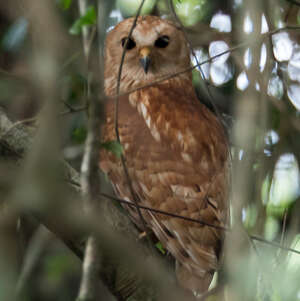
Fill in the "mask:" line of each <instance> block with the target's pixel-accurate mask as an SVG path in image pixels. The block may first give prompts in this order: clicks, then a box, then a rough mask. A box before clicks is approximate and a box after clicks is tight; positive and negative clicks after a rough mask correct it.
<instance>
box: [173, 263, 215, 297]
mask: <svg viewBox="0 0 300 301" xmlns="http://www.w3.org/2000/svg"><path fill="white" fill-rule="evenodd" d="M213 275H214V272H213V271H211V272H210V271H208V272H207V273H205V274H204V275H203V276H202V277H200V276H198V275H195V274H193V273H192V272H191V271H190V270H188V269H187V268H186V267H185V266H183V265H182V264H181V263H179V262H178V261H177V262H176V276H177V280H178V283H179V285H180V286H182V287H183V288H185V289H187V290H189V291H192V292H193V293H194V294H197V295H198V294H203V293H205V292H206V291H207V290H208V288H209V285H210V283H211V281H212V278H213Z"/></svg>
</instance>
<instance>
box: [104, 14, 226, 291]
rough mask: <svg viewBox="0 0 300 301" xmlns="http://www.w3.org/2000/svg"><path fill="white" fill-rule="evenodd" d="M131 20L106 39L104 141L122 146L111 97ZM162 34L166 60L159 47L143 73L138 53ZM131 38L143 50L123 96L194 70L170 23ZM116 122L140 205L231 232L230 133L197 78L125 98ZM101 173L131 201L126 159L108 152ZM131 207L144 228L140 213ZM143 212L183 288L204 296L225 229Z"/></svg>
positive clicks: (125, 78)
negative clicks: (202, 98) (201, 95)
mask: <svg viewBox="0 0 300 301" xmlns="http://www.w3.org/2000/svg"><path fill="white" fill-rule="evenodd" d="M132 22H133V21H132V19H127V20H125V21H123V22H121V23H120V24H119V25H117V26H116V27H115V28H114V29H113V30H112V31H111V32H110V33H109V34H108V37H107V42H106V58H105V89H106V94H107V96H108V102H107V107H106V123H105V125H104V127H103V140H104V141H112V140H116V136H115V130H114V110H115V108H114V99H113V98H112V97H109V96H113V95H114V94H115V92H116V90H115V89H116V81H117V80H116V78H117V74H118V68H119V64H120V57H121V55H122V48H121V46H119V44H118V43H119V42H120V40H121V37H123V36H126V34H127V35H128V32H129V30H130V27H131V25H132ZM156 27H157V28H156ZM155 28H156V30H155ZM162 34H163V35H168V36H169V37H170V45H168V47H169V48H166V49H164V50H165V51H167V52H168V53H167V54H166V55H164V53H163V54H162V52H161V51H162V50H163V49H159V50H158V51H156V49H154V50H153V54H152V57H151V59H152V62H153V65H152V69H151V67H150V70H149V73H148V74H145V73H144V72H143V70H142V68H141V66H140V64H139V62H138V51H139V47H145V45H146V46H149V45H150V46H151V47H153V43H154V42H153V41H155V39H157V35H162ZM132 37H133V38H134V39H135V43H136V48H137V49H136V50H135V51H136V52H131V50H128V52H129V55H128V56H127V54H126V56H125V61H124V67H123V73H122V74H123V75H122V80H121V93H123V92H126V91H128V90H132V89H134V88H136V87H139V86H143V85H146V84H148V83H150V82H151V81H153V80H155V79H156V78H158V77H160V76H162V74H167V73H172V72H177V71H179V70H182V69H185V68H187V67H188V66H189V64H190V60H189V51H188V48H187V46H186V43H185V41H184V37H183V35H182V33H181V31H180V30H179V29H178V28H176V26H174V25H173V24H172V23H170V22H167V21H163V20H161V19H160V18H158V17H153V16H147V17H139V19H138V23H137V26H136V28H135V30H134V31H133V35H132ZM144 37H146V38H144ZM144 40H145V41H144ZM172 41H176V42H174V43H176V44H175V45H174V48H176V49H173V48H172V45H171V42H172ZM151 43H152V44H151ZM150 46H149V47H150ZM172 55H173V57H172ZM135 56H137V59H135ZM166 60H167V62H165V61H166ZM161 68H162V69H163V70H161ZM140 69H141V70H140ZM118 124H119V126H118V128H119V134H120V141H121V143H122V145H123V149H124V157H125V160H126V165H127V168H128V172H129V176H130V179H131V181H132V186H133V189H134V191H135V193H136V195H137V197H138V200H139V203H140V204H141V205H144V206H149V207H151V208H155V209H160V210H164V211H167V212H170V213H174V214H177V215H181V216H185V217H189V218H193V219H198V220H200V221H204V222H206V223H209V224H214V225H217V226H221V227H222V226H223V227H225V226H226V224H227V222H228V207H229V206H228V149H227V143H226V135H225V133H224V130H223V128H222V125H221V124H220V122H219V121H218V119H217V118H216V116H215V115H214V114H213V113H211V112H210V111H209V110H208V109H207V108H206V107H205V106H204V105H202V104H201V103H200V102H199V100H198V99H197V97H196V94H195V91H194V88H193V86H192V79H191V73H184V74H181V75H179V76H177V77H174V78H170V79H167V80H164V81H162V82H160V83H156V84H154V85H151V86H148V87H145V88H142V89H140V90H137V91H134V92H132V93H130V94H127V95H125V96H121V97H120V99H119V118H118ZM100 168H101V169H102V170H103V171H104V172H105V173H107V175H108V177H109V179H110V180H111V182H112V184H113V186H114V188H115V191H116V193H117V194H118V196H120V197H121V198H124V199H127V200H131V194H130V191H129V188H128V186H127V180H126V177H125V173H124V170H123V167H122V164H121V162H120V159H118V158H117V157H116V156H115V155H114V154H113V153H111V152H109V151H107V150H105V149H102V150H101V154H100ZM127 209H128V210H129V213H130V214H131V216H132V219H133V221H134V222H135V223H136V224H137V225H139V222H140V221H139V219H138V215H137V212H136V209H133V208H129V207H128V208H127ZM142 214H143V217H144V219H145V221H146V223H147V226H148V227H149V228H150V229H151V230H152V231H153V232H154V233H155V235H156V236H157V238H158V239H159V240H160V241H161V243H162V245H163V246H164V247H165V248H166V249H167V250H168V251H169V252H170V253H171V254H172V255H173V256H174V258H175V259H176V273H177V278H178V281H179V283H180V285H182V286H183V287H185V288H186V289H189V290H191V291H193V292H197V293H203V292H205V291H206V290H207V289H208V287H209V284H210V282H211V280H212V277H213V274H214V272H215V271H216V270H217V269H218V267H219V261H220V256H221V251H222V245H223V240H224V231H223V230H221V229H220V228H213V227H210V226H206V225H203V224H200V223H195V222H191V221H187V220H182V219H178V218H175V217H170V216H166V215H163V214H157V213H153V212H149V211H143V212H142Z"/></svg>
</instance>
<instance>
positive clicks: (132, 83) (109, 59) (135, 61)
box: [105, 16, 190, 90]
mask: <svg viewBox="0 0 300 301" xmlns="http://www.w3.org/2000/svg"><path fill="white" fill-rule="evenodd" d="M133 22H134V18H130V19H126V20H124V21H122V22H120V23H119V24H118V25H117V26H116V27H115V28H114V29H113V30H111V31H110V32H109V33H108V36H107V39H106V51H105V81H106V84H105V85H106V86H107V85H108V82H107V81H109V82H110V83H109V85H111V84H112V81H113V80H114V81H116V78H117V74H118V70H119V66H120V63H121V58H122V53H123V50H124V48H126V55H125V59H124V64H123V69H122V83H121V89H122V86H123V89H122V90H124V89H125V90H126V88H127V89H128V88H129V89H130V88H134V87H136V86H138V85H139V84H143V83H145V82H147V83H149V82H150V81H151V80H154V79H157V78H159V77H160V76H164V75H168V74H172V73H176V72H178V71H182V70H184V69H186V68H188V67H189V66H190V56H189V49H188V47H187V44H186V42H185V38H184V35H183V33H182V31H181V30H180V28H177V27H176V26H175V25H174V24H173V23H171V22H170V21H166V20H162V19H161V18H159V17H155V16H143V17H139V18H138V20H137V24H136V27H135V28H134V30H133V32H132V35H131V38H129V39H128V35H129V32H130V29H131V27H132V24H133ZM125 83H127V85H126V86H127V87H125V86H124V84H125Z"/></svg>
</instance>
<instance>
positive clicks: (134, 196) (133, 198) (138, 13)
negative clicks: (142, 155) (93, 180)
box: [114, 0, 148, 239]
mask: <svg viewBox="0 0 300 301" xmlns="http://www.w3.org/2000/svg"><path fill="white" fill-rule="evenodd" d="M144 3H145V0H142V1H141V4H140V6H139V8H138V10H137V13H136V16H135V18H134V20H133V23H132V26H131V28H130V31H129V34H128V37H127V38H128V39H127V40H126V44H127V43H128V40H129V39H130V37H131V35H132V32H133V30H134V28H135V26H136V23H137V19H138V17H139V15H140V13H141V10H142V7H143V5H144ZM126 44H125V47H124V48H123V52H122V57H121V61H120V66H119V71H118V78H117V88H116V96H115V120H114V122H115V134H116V138H117V141H118V142H119V143H120V144H121V141H120V133H119V98H120V85H121V76H122V69H123V64H124V59H125V54H126V49H127V47H126ZM121 163H122V166H123V170H124V174H125V177H126V181H127V185H128V187H129V190H130V194H131V197H132V200H133V202H134V203H135V205H137V204H138V202H139V200H138V197H137V195H136V193H135V192H134V189H133V187H132V182H131V178H130V175H129V173H128V169H127V166H126V159H125V157H124V155H123V154H121ZM136 208H137V212H138V216H139V218H140V221H141V223H142V226H143V230H144V231H145V233H148V228H147V226H146V222H145V220H144V217H143V215H142V213H141V210H140V208H139V207H138V206H136ZM147 239H148V235H147Z"/></svg>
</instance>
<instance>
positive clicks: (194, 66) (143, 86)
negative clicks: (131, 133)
mask: <svg viewBox="0 0 300 301" xmlns="http://www.w3.org/2000/svg"><path fill="white" fill-rule="evenodd" d="M289 30H300V26H286V27H282V28H277V29H275V30H273V31H270V32H267V33H264V34H262V36H261V39H259V40H257V39H255V40H251V41H248V42H244V43H241V44H239V45H236V46H233V47H231V48H229V49H227V50H226V51H223V52H220V53H218V54H216V55H215V56H212V57H210V58H208V59H206V60H204V61H202V62H200V63H199V64H195V65H192V66H191V67H189V68H186V69H183V70H181V71H178V72H175V73H171V74H166V75H163V76H161V77H159V78H158V79H157V80H153V81H152V82H150V83H148V84H145V85H142V86H139V87H136V88H134V89H131V90H128V91H126V92H122V93H119V94H116V95H112V96H108V98H116V97H117V96H118V97H121V96H125V95H128V94H131V93H133V92H136V91H139V90H142V89H144V88H148V87H151V86H153V85H156V84H158V83H160V82H163V81H165V80H168V79H171V78H174V77H176V76H179V75H181V74H184V73H187V72H190V71H192V70H194V69H196V68H197V67H199V66H202V65H204V64H207V63H211V62H212V61H213V60H214V59H216V58H219V57H221V56H223V55H225V54H227V53H231V52H234V51H237V50H240V49H243V48H246V47H249V46H251V45H253V44H256V43H261V40H263V39H265V38H266V37H269V36H270V35H274V34H276V33H279V32H281V31H289Z"/></svg>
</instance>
